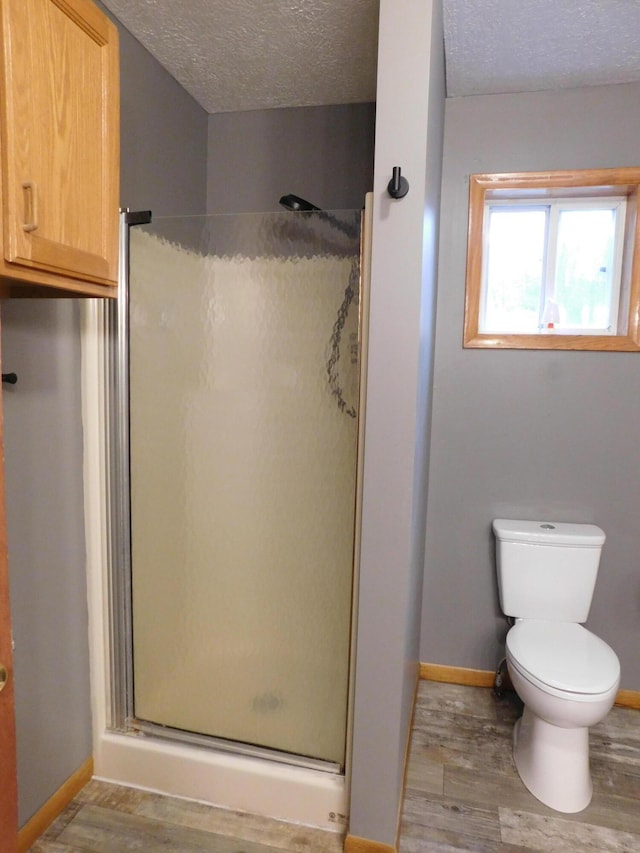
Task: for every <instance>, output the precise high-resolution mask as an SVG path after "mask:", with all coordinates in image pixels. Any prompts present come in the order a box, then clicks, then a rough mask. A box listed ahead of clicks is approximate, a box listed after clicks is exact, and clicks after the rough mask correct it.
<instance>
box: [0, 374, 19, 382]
mask: <svg viewBox="0 0 640 853" xmlns="http://www.w3.org/2000/svg"><path fill="white" fill-rule="evenodd" d="M2 381H3V382H8V383H9V385H15V384H16V382H17V381H18V374H17V373H3V374H2Z"/></svg>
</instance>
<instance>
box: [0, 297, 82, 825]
mask: <svg viewBox="0 0 640 853" xmlns="http://www.w3.org/2000/svg"><path fill="white" fill-rule="evenodd" d="M2 351H3V353H2V361H3V369H4V370H5V372H10V371H15V372H16V373H17V374H18V384H17V385H15V386H7V385H4V386H3V403H4V448H5V459H6V493H7V533H8V542H9V576H10V584H11V609H12V620H13V634H14V640H15V671H16V717H17V748H18V787H19V814H20V824H21V825H22V824H23V823H24V822H25V821H26V820H28V818H30V817H31V815H32V814H33V813H34V812H36V811H37V810H38V808H40V806H41V805H42V803H43V802H45V801H46V800H47V799H48V798H49V797H50V796H51V794H52V793H53V792H54V791H55V790H56V789H57V788H58V787H60V785H61V784H62V782H64V780H65V779H67V778H68V777H69V776H70V775H71V774H72V773H73V772H74V771H75V770H77V769H78V767H79V766H80V765H81V764H82V763H83V762H84V761H86V759H87V758H88V757H89V756H90V755H91V716H90V707H89V647H88V642H87V604H86V582H85V547H84V516H83V492H82V423H81V410H80V371H79V369H78V366H79V362H80V338H79V335H78V306H77V304H76V301H75V300H63V299H60V300H56V299H53V300H51V301H50V302H49V301H45V300H40V299H38V300H24V301H21V300H13V301H11V300H9V301H5V302H4V303H3V305H2Z"/></svg>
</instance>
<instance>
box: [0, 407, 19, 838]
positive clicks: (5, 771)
mask: <svg viewBox="0 0 640 853" xmlns="http://www.w3.org/2000/svg"><path fill="white" fill-rule="evenodd" d="M2 447H3V443H2V394H1V393H0V686H1V687H2V689H0V849H2V851H3V853H14V851H15V850H17V849H18V793H17V785H18V782H17V775H16V728H15V715H14V698H13V697H14V693H13V650H12V638H11V615H10V609H9V573H8V566H7V527H6V519H5V499H4V453H3V451H2Z"/></svg>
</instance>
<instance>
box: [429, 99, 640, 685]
mask: <svg viewBox="0 0 640 853" xmlns="http://www.w3.org/2000/svg"><path fill="white" fill-rule="evenodd" d="M638 103H640V85H637V84H629V85H620V86H608V87H599V88H589V89H582V90H569V91H564V92H555V93H551V92H540V93H529V94H521V95H490V96H476V97H469V98H460V99H453V100H449V101H447V105H446V122H445V155H444V167H443V168H444V171H443V190H442V220H441V240H440V267H439V282H440V284H439V291H438V311H437V331H436V362H435V377H434V383H435V389H434V402H433V431H432V444H431V472H430V484H429V509H428V518H427V551H426V560H425V590H424V606H423V619H422V634H421V649H420V656H421V659H422V660H423V661H428V662H434V663H440V664H447V665H453V666H463V667H474V668H475V667H477V668H481V669H493V668H494V667H495V665H496V663H497V662H498V660H499V658H500V657H501V656H502V655H503V640H504V634H505V623H504V620H503V618H502V617H501V615H500V611H499V606H498V598H497V587H496V580H495V560H494V547H493V542H492V536H491V532H490V524H491V519H492V518H494V517H499V516H502V517H507V518H531V519H537V518H550V519H557V520H565V521H577V522H593V523H596V524H598V525H600V526H601V527H602V528H603V529H604V530H605V532H606V534H607V542H606V544H605V547H604V552H603V557H602V562H601V568H600V574H599V578H598V583H597V587H596V593H595V597H594V601H593V606H592V610H591V614H590V617H589V621H588V623H587V625H588V627H589V628H591V629H592V630H593V631H594V632H596V633H597V634H599V635H600V636H601V637H602V638H603V639H605V640H606V641H607V642H608V643H610V644H611V646H612V647H613V648H614V649H615V651H616V652H617V653H618V655H619V657H620V661H621V664H622V687H625V688H628V689H635V690H637V689H639V688H640V655H639V654H638V636H639V632H640V574H639V573H638V554H640V532H639V531H640V529H639V527H638V517H639V512H640V442H639V441H638V435H637V420H638V412H639V411H640V409H639V405H640V404H639V401H640V354H637V353H599V352H583V353H581V352H559V351H539V352H533V351H530V352H527V351H506V352H500V351H496V350H488V351H479V350H464V349H463V348H462V343H461V341H462V323H463V310H464V287H465V260H466V227H467V192H468V175H469V174H470V173H473V172H510V171H536V170H545V169H580V168H596V167H613V166H637V165H638V164H639V163H640V147H639V146H638V139H640V110H638Z"/></svg>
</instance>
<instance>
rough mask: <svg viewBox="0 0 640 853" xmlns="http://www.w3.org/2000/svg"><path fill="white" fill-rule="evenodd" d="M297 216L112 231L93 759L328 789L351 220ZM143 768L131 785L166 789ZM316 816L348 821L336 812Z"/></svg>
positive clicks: (343, 506)
mask: <svg viewBox="0 0 640 853" xmlns="http://www.w3.org/2000/svg"><path fill="white" fill-rule="evenodd" d="M310 207H311V209H307V210H299V211H298V212H281V213H268V214H241V215H228V216H219V215H216V216H193V217H179V218H177V217H176V218H157V219H155V218H154V219H153V221H152V220H151V217H150V216H145V215H144V214H124V215H123V230H122V237H123V241H122V242H123V247H124V251H123V263H122V276H121V278H122V285H123V289H122V295H121V298H120V299H119V300H118V307H117V310H116V311H113V312H112V315H111V316H110V317H109V316H107V318H106V324H107V326H108V327H109V334H108V338H109V341H110V345H109V347H108V348H107V350H108V351H107V353H106V356H105V361H106V369H107V372H108V376H109V379H108V388H109V391H108V394H107V408H108V409H109V410H110V411H111V412H112V415H113V416H112V419H111V421H110V424H111V425H110V429H109V435H108V441H107V443H108V445H109V454H108V455H109V465H108V474H107V479H108V481H109V484H110V488H109V492H110V495H111V502H110V505H109V506H108V508H107V514H108V517H109V523H108V528H109V531H110V537H109V543H108V553H109V563H110V566H111V571H110V573H109V578H108V599H109V602H110V606H109V614H108V621H109V625H108V633H109V635H110V638H111V639H110V643H109V654H108V655H107V658H108V672H107V673H106V677H107V679H108V681H109V685H110V686H109V689H108V691H107V694H108V703H107V704H108V711H107V712H106V714H105V728H106V735H105V737H106V741H105V743H106V745H107V747H108V746H109V743H111V746H112V747H113V744H114V743H115V742H116V741H118V739H120V740H119V741H118V743H119V747H118V748H119V749H124V748H125V747H124V744H125V742H126V741H128V742H129V743H130V744H132V742H134V741H135V743H136V744H137V745H138V746H139V747H141V748H142V750H143V751H144V750H145V749H147V750H148V751H149V750H150V751H151V753H152V754H153V755H154V756H155V758H154V759H153V761H152V762H151V763H152V764H153V763H154V762H156V763H157V761H158V755H159V754H160V753H161V752H163V751H164V752H166V753H167V754H173V756H174V758H175V757H176V756H178V755H180V756H182V757H184V756H188V755H191V756H192V757H193V758H194V760H196V762H197V761H198V760H200V762H201V763H202V762H204V763H205V764H207V762H208V764H207V766H208V767H209V768H210V770H211V773H212V774H214V773H215V768H214V765H215V764H216V761H218V762H220V766H222V765H224V766H225V767H226V768H229V767H232V768H235V770H236V771H237V769H238V767H240V766H244V767H253V768H254V769H255V770H256V772H257V773H258V775H260V773H261V772H263V773H265V774H266V776H267V777H269V779H270V784H273V782H274V779H276V778H279V777H280V776H281V777H282V778H283V779H284V778H286V779H287V780H288V781H287V783H286V785H285V788H287V785H289V784H290V783H291V781H292V780H293V779H295V774H296V773H297V774H306V776H304V775H303V776H299V778H307V779H308V780H311V776H312V775H314V776H315V779H316V782H315V784H317V785H319V786H320V788H323V787H324V788H326V786H327V784H328V785H329V787H331V786H333V788H334V790H337V788H336V785H338V786H339V787H340V790H341V791H342V792H343V794H344V774H345V767H346V766H347V764H348V744H349V736H348V735H349V732H348V720H349V700H350V670H351V661H352V657H353V652H352V624H353V612H354V606H353V602H354V584H355V583H356V582H357V574H354V566H356V565H357V550H358V482H359V479H358V445H359V435H360V429H361V424H360V419H359V416H358V413H359V411H360V407H361V400H360V397H361V389H362V366H363V357H362V354H363V338H362V328H363V310H366V292H365V290H364V288H363V281H364V277H363V275H362V257H363V249H362V235H361V232H362V227H361V223H362V218H363V217H362V213H361V212H360V211H332V212H328V211H319V210H317V209H315V208H313V206H310ZM131 735H134V737H131ZM123 736H124V738H123ZM116 752H117V750H116ZM107 753H109V749H108V748H107V749H106V753H105V755H106V754H107ZM99 755H100V751H99V750H98V761H99ZM216 756H217V757H216ZM243 761H244V762H245V763H244V765H242V762H243ZM131 762H133V763H135V760H134V759H131V761H129V760H128V759H123V766H124V765H128V763H131ZM239 762H240V763H239ZM117 763H118V762H117V760H116V761H115V764H114V761H113V759H112V758H111V759H109V758H107V759H105V761H104V768H105V769H104V772H103V773H102V775H105V776H107V777H112V778H113V777H114V776H115V775H117V773H118V771H117V769H114V767H116V766H117ZM127 772H128V771H123V773H124V775H125V776H126V775H127ZM154 772H156V771H153V770H150V771H149V772H148V773H146V775H144V774H143V775H144V778H143V779H142V781H141V782H138V784H142V785H143V786H144V787H153V788H157V789H159V790H164V789H165V788H166V787H167V784H166V783H165V782H164V781H163V780H164V778H165V777H166V776H167V775H171V772H170V771H165V770H163V771H157V772H156V776H154ZM158 774H159V775H158ZM283 774H284V775H283ZM287 774H289V775H287ZM291 774H293V776H291ZM98 775H100V766H98ZM121 775H122V774H121ZM204 776H206V772H205V774H204ZM204 776H203V778H204ZM234 778H235V777H234ZM154 779H156V780H158V781H154ZM123 781H127V779H124V780H123ZM234 784H236V783H235V782H234ZM238 784H239V783H238ZM231 787H233V785H231ZM250 787H251V785H249V788H250ZM205 788H206V784H205ZM208 790H209V793H204V794H202V793H201V794H197V793H196V798H198V799H205V800H206V799H209V800H211V801H220V798H219V796H218V795H217V794H216V793H215V791H216V790H217V789H216V788H215V784H214V785H213V788H210V789H208ZM287 790H288V788H287ZM169 792H171V793H178V794H180V793H185V792H184V791H182V790H178V791H169ZM186 795H190V796H193V795H194V792H193V791H192V790H189V791H187V792H186ZM286 796H290V793H289V794H287V795H286ZM326 803H329V807H328V809H329V810H328V812H327V814H326V815H325V817H324V818H323V820H324V821H325V822H326V821H328V822H329V823H340V822H342V821H344V814H343V813H344V812H345V811H346V807H345V806H344V796H342V798H341V797H338V798H337V799H335V798H334V800H331V797H330V798H329V799H328V800H326ZM222 804H223V805H230V806H231V807H237V803H236V802H230V803H226V802H223V803H222ZM241 807H242V806H241ZM243 807H246V808H248V810H251V807H250V806H249V805H247V804H245V805H244V806H243ZM323 808H326V804H325V806H324V807H323ZM256 810H258V811H259V810H260V808H259V807H258V808H257V809H256ZM280 816H287V815H280ZM314 822H316V823H319V824H320V823H322V820H320V821H318V820H315V821H314Z"/></svg>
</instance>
